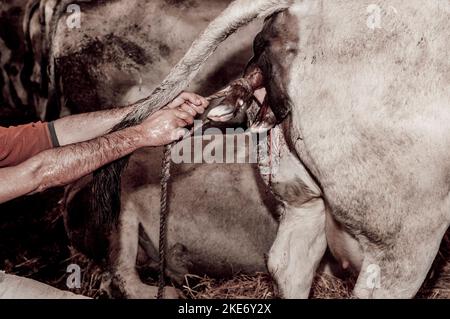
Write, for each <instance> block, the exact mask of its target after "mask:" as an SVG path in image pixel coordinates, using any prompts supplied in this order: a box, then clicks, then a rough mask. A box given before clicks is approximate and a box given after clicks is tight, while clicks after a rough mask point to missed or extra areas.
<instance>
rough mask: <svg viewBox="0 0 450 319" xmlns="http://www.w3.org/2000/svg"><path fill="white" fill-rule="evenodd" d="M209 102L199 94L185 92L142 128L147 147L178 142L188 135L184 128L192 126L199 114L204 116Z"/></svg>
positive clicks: (156, 113) (153, 116) (144, 123)
mask: <svg viewBox="0 0 450 319" xmlns="http://www.w3.org/2000/svg"><path fill="white" fill-rule="evenodd" d="M208 104H209V103H208V101H207V100H206V99H205V98H204V97H202V96H200V95H197V94H194V93H189V92H184V93H181V94H180V95H179V96H178V97H177V98H175V99H174V100H173V101H172V102H171V103H169V104H168V105H167V106H166V107H165V108H164V109H162V110H160V111H157V112H155V113H154V114H153V115H152V116H150V117H149V118H148V119H147V120H145V121H144V122H143V123H142V124H141V125H140V126H141V128H142V130H143V134H142V135H143V137H144V145H145V146H162V145H167V144H170V143H172V142H175V141H178V140H179V139H180V138H182V137H183V136H185V135H186V133H187V130H186V129H184V127H186V126H189V125H192V124H193V123H194V118H195V117H196V116H197V115H198V114H203V113H204V112H205V109H206V107H208Z"/></svg>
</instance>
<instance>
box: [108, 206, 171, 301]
mask: <svg viewBox="0 0 450 319" xmlns="http://www.w3.org/2000/svg"><path fill="white" fill-rule="evenodd" d="M112 237H113V238H112V240H111V256H110V261H111V267H112V280H111V284H112V290H113V291H112V294H113V296H118V297H122V296H124V297H126V298H131V299H154V298H156V296H157V291H158V289H157V287H154V286H150V285H147V284H145V283H143V282H142V281H141V279H140V278H139V274H138V272H137V270H136V258H137V256H138V250H139V220H138V218H137V215H136V213H135V209H134V207H133V205H132V204H131V203H127V204H126V205H124V206H123V209H122V212H121V216H120V223H119V231H118V232H117V233H116V234H114V235H113V236H112ZM117 292H118V293H117ZM164 297H165V298H177V297H178V294H177V292H176V290H175V289H174V288H170V287H167V288H166V289H165V295H164Z"/></svg>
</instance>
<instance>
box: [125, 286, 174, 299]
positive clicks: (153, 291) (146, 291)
mask: <svg viewBox="0 0 450 319" xmlns="http://www.w3.org/2000/svg"><path fill="white" fill-rule="evenodd" d="M126 296H127V298H128V299H156V298H157V296H158V287H155V286H149V285H146V284H139V285H133V287H128V289H127V292H126ZM178 298H180V293H179V292H178V290H177V289H175V288H173V287H166V288H164V299H178Z"/></svg>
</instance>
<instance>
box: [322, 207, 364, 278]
mask: <svg viewBox="0 0 450 319" xmlns="http://www.w3.org/2000/svg"><path fill="white" fill-rule="evenodd" d="M326 236H327V242H328V247H329V249H330V251H331V253H332V254H333V256H334V257H335V258H336V260H337V261H338V262H339V264H340V265H341V267H342V268H343V269H351V270H354V271H357V272H359V271H360V270H361V266H362V262H363V252H362V249H361V246H360V244H359V243H358V241H357V240H356V238H355V237H353V236H352V235H351V234H350V233H349V232H347V231H346V229H345V228H344V227H343V226H342V225H341V224H339V223H338V222H337V221H336V220H335V219H334V218H333V216H331V214H329V213H327V218H326Z"/></svg>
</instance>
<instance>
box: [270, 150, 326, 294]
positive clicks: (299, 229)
mask: <svg viewBox="0 0 450 319" xmlns="http://www.w3.org/2000/svg"><path fill="white" fill-rule="evenodd" d="M272 186H273V190H274V192H275V193H276V194H277V195H278V196H279V197H280V199H281V200H282V201H283V202H284V204H285V207H284V208H285V209H284V212H283V214H282V215H281V220H280V226H279V229H278V234H277V237H276V239H275V242H274V244H273V246H272V248H271V250H270V253H269V259H268V268H269V271H270V273H271V274H272V276H273V277H274V279H275V281H276V283H277V286H278V290H279V294H280V296H281V297H284V298H308V296H309V291H310V289H311V284H312V280H313V278H314V274H315V271H316V269H317V267H318V266H319V263H320V261H321V259H322V257H323V255H324V253H325V250H326V246H327V242H326V235H325V220H326V215H325V204H324V201H323V199H322V198H321V197H320V190H319V188H318V187H317V186H316V184H315V183H314V181H313V180H312V179H311V177H310V176H309V174H308V172H307V171H306V170H305V168H304V167H303V165H301V163H300V162H299V161H298V160H297V159H296V158H294V157H293V156H292V155H291V154H290V153H289V152H285V153H284V154H283V155H282V156H281V160H280V167H279V170H278V172H277V173H276V174H274V176H273V185H272Z"/></svg>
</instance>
